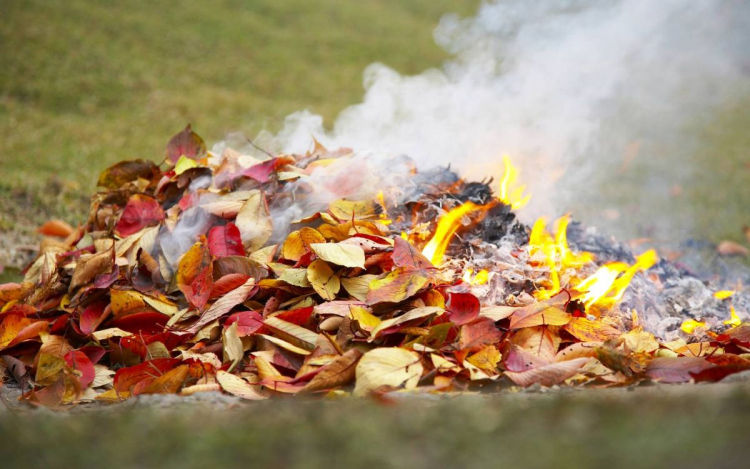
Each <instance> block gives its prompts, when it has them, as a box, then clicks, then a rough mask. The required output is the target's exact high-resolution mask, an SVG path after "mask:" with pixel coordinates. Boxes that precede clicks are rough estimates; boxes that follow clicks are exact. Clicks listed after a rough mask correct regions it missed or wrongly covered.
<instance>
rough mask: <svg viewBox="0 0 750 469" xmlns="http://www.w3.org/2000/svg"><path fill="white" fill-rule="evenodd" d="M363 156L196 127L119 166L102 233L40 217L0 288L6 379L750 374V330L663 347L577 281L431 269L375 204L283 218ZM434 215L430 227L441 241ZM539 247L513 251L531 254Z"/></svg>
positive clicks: (82, 384) (88, 384)
mask: <svg viewBox="0 0 750 469" xmlns="http://www.w3.org/2000/svg"><path fill="white" fill-rule="evenodd" d="M350 156H351V152H348V151H346V150H339V151H335V152H331V151H328V150H326V149H325V148H323V147H321V146H320V145H316V147H315V149H314V150H313V151H311V152H308V153H307V154H305V155H269V157H268V158H266V159H263V160H262V159H259V158H253V157H250V156H248V155H242V154H240V153H238V152H235V151H233V150H231V149H227V150H225V151H224V152H223V153H222V154H221V155H213V154H210V153H209V152H207V150H206V146H205V144H204V142H203V140H202V139H201V138H200V137H198V136H197V135H196V134H195V133H194V132H193V131H192V130H191V129H190V127H189V126H188V128H186V129H185V130H184V131H182V132H180V133H179V134H177V135H175V136H174V137H173V138H172V139H171V141H170V142H169V144H168V146H167V149H166V158H165V160H164V161H163V162H162V164H160V165H156V164H154V163H152V162H150V161H145V160H134V161H125V162H121V163H118V164H116V165H114V166H112V167H111V168H109V169H107V170H106V171H104V173H103V174H102V175H101V177H100V179H99V186H100V187H101V188H102V192H99V193H97V194H96V195H94V196H93V198H92V204H91V211H90V218H89V220H88V222H87V223H86V224H85V226H81V227H78V228H71V227H70V226H67V225H66V224H64V223H61V222H50V223H48V224H46V225H45V226H43V227H42V228H41V231H42V232H43V233H44V234H46V235H47V236H48V237H47V238H45V240H44V241H43V242H42V243H41V246H40V250H39V255H38V257H37V258H36V260H35V261H34V262H33V263H32V264H31V265H30V266H29V267H28V268H27V269H26V271H25V277H24V281H23V282H22V283H10V284H5V285H2V286H0V308H1V312H0V355H2V361H1V362H0V365H1V366H0V373H1V374H3V375H5V376H4V379H15V380H16V381H17V382H18V383H19V384H20V386H21V387H22V389H23V396H22V399H25V400H28V401H29V402H31V403H33V404H36V405H43V406H48V407H58V406H61V405H65V404H72V403H78V402H82V401H91V400H98V401H104V402H116V401H120V400H123V399H127V398H129V397H132V396H137V395H140V394H153V393H171V394H182V395H189V394H193V393H196V392H204V391H223V392H227V393H230V394H233V395H236V396H240V397H242V398H246V399H253V400H258V399H267V398H269V397H275V396H282V395H293V394H319V395H339V394H342V395H343V394H349V393H352V394H354V395H356V396H362V395H368V394H373V393H375V394H382V393H387V392H392V391H395V390H400V391H412V392H466V391H479V390H484V391H488V390H500V389H504V388H509V387H515V386H521V387H528V386H532V385H539V386H554V385H570V386H583V385H588V386H613V385H632V384H637V383H640V382H643V381H648V380H653V381H661V382H668V383H675V382H688V381H716V380H719V379H722V378H723V377H725V376H727V375H729V374H732V373H735V372H739V371H743V370H746V369H750V360H748V359H747V356H746V355H745V353H746V352H748V351H749V349H748V347H750V325H747V324H742V325H740V326H738V327H734V328H732V329H730V330H728V331H726V332H725V333H723V334H712V335H709V336H704V339H705V340H698V341H695V340H693V341H691V343H688V341H686V340H683V339H680V340H677V341H672V342H668V343H661V342H659V341H658V340H657V339H656V338H655V337H654V336H653V335H652V334H650V333H648V332H646V331H644V330H642V328H641V327H640V326H639V325H638V319H637V316H635V315H634V316H633V318H632V320H630V321H628V322H627V325H628V326H627V327H624V326H622V324H623V323H620V324H619V326H618V324H613V323H611V322H608V321H605V320H602V319H599V318H596V317H592V316H591V315H587V314H586V313H585V312H583V313H582V312H581V311H580V305H579V304H578V303H576V301H575V298H574V297H573V295H572V294H571V292H570V291H569V290H566V289H562V290H561V291H560V292H558V293H557V294H555V295H552V296H551V297H550V298H548V299H545V300H543V301H538V300H533V301H529V302H527V304H521V305H519V304H518V301H517V298H516V299H513V298H509V299H508V300H507V301H506V302H502V301H500V302H499V301H497V295H489V296H487V295H486V294H478V293H477V290H478V287H477V286H476V285H473V284H472V282H471V281H467V280H465V279H462V278H461V277H462V276H461V275H459V274H457V273H456V270H455V269H453V268H447V267H445V266H440V267H438V266H435V265H433V264H432V263H431V262H430V261H429V260H428V259H427V258H426V257H425V256H424V255H423V254H422V253H421V252H420V249H419V248H418V247H417V246H415V245H414V244H413V243H415V244H419V243H420V242H421V241H420V240H419V237H410V236H408V235H407V234H404V235H402V233H400V232H397V233H392V232H391V231H394V230H392V229H391V228H390V227H389V226H404V224H405V223H407V222H408V221H409V219H408V217H407V218H403V217H402V218H401V219H400V220H399V221H398V222H397V223H395V224H394V225H390V223H391V220H389V219H388V214H387V211H388V208H387V207H385V206H384V205H383V203H382V202H381V201H378V200H377V198H373V199H372V200H349V199H346V198H342V199H337V200H334V201H332V202H330V203H328V204H326V205H325V206H324V207H321V210H319V211H316V212H314V213H313V214H312V215H309V216H306V217H305V218H303V219H301V220H295V221H294V222H293V223H291V224H290V225H289V226H285V227H279V226H274V219H273V217H272V216H271V213H270V210H269V204H275V205H277V206H279V204H280V203H282V202H283V201H284V200H287V201H289V200H294V199H295V197H305V196H308V197H309V196H310V195H311V194H310V192H311V191H314V190H315V187H313V186H306V185H305V180H306V178H308V177H310V175H312V174H314V173H315V172H316V171H319V170H320V169H321V168H327V167H330V166H332V165H337V164H339V162H340V161H341V160H345V159H347V158H349V157H350ZM332 184H334V185H336V186H337V187H336V188H337V189H340V188H341V186H347V185H352V184H354V185H356V179H355V180H352V176H351V175H347V176H346V177H345V178H343V179H342V178H341V177H339V178H333V181H332ZM334 192H335V191H334ZM313 195H314V194H313ZM281 206H283V204H282V205H281ZM394 210H396V211H397V210H398V207H396V208H394ZM418 218H419V217H417V219H415V221H414V223H413V224H414V226H412V227H411V228H412V229H413V230H414V232H417V231H419V230H422V231H427V232H432V231H433V230H434V225H435V223H434V219H428V220H418ZM417 222H419V223H417ZM417 224H418V225H419V226H417ZM185 227H189V229H187V228H185ZM279 231H280V232H282V233H284V237H283V240H282V241H280V242H278V243H271V242H270V240H271V239H272V236H274V233H278V232H279ZM399 231H400V229H399ZM286 233H288V234H286ZM409 234H411V233H409ZM455 242H458V243H460V242H461V241H455ZM527 249H528V248H527V247H524V246H517V247H516V251H514V252H515V253H516V254H517V256H518V258H519V259H528V258H529V257H528V253H527V252H526V254H525V255H524V252H525V250H527ZM516 254H514V255H516ZM465 261H466V262H468V263H470V262H471V259H467V260H465ZM448 264H450V263H448ZM501 274H502V272H500V271H494V272H490V275H501ZM489 285H492V284H491V283H490V284H489ZM483 288H484V289H485V291H486V290H487V288H488V287H487V286H484V287H483ZM490 288H491V287H490ZM488 297H491V298H493V301H492V302H491V304H487V302H486V301H484V299H486V298H488Z"/></svg>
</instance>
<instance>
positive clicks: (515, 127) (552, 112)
mask: <svg viewBox="0 0 750 469" xmlns="http://www.w3.org/2000/svg"><path fill="white" fill-rule="evenodd" d="M749 19H750V3H748V2H743V1H741V0H739V1H710V0H693V1H685V0H658V1H654V0H626V1H625V0H623V1H615V0H613V1H588V0H587V1H581V0H566V1H563V0H546V1H544V2H534V1H528V0H512V1H498V2H491V3H484V4H482V5H481V7H480V8H479V11H478V13H477V15H476V16H475V17H473V18H470V19H460V18H458V17H456V16H451V15H448V16H446V17H444V18H443V19H442V21H441V22H440V24H439V26H438V27H437V29H436V30H435V39H436V41H437V43H438V44H439V45H441V46H442V47H444V48H445V49H446V50H447V51H449V52H450V53H451V54H452V55H453V58H452V59H451V60H450V61H448V62H447V63H445V64H444V65H443V66H442V67H441V68H440V69H431V70H427V71H425V72H423V73H422V74H419V75H416V76H402V75H399V74H398V73H397V72H395V71H394V70H392V69H390V68H388V67H386V66H385V65H382V64H373V65H371V66H369V67H368V68H367V69H366V70H365V73H364V85H365V89H366V92H365V95H364V100H363V102H362V103H360V104H357V105H354V106H351V107H349V108H348V109H346V110H344V111H343V112H342V113H341V114H340V115H339V117H338V118H337V119H336V121H335V123H334V125H333V127H332V128H331V129H330V130H327V129H325V128H324V125H323V120H322V118H321V117H320V116H316V115H313V114H311V113H309V112H306V111H305V112H299V113H296V114H293V115H291V116H289V117H288V118H287V121H286V125H285V127H284V129H283V130H282V132H280V133H279V134H278V135H277V136H276V137H275V139H274V140H273V141H272V142H267V144H268V145H273V146H274V147H275V148H276V149H279V150H283V151H287V152H304V151H305V150H307V149H309V148H310V146H311V136H315V137H316V138H317V139H318V140H320V141H321V142H322V143H323V144H325V145H326V146H327V147H329V148H336V147H338V146H347V147H351V148H355V149H359V150H365V151H374V152H378V153H382V154H386V155H395V154H407V155H409V156H410V157H411V158H413V159H415V160H416V161H417V162H418V164H419V166H420V167H423V168H426V167H429V166H434V165H447V164H451V165H452V167H454V168H458V169H459V170H460V172H461V173H462V174H463V175H465V176H467V177H472V178H481V177H483V176H489V175H492V176H495V177H496V178H497V177H498V176H499V175H500V174H502V164H501V159H500V158H501V155H502V154H508V155H510V156H511V158H512V159H513V161H514V162H515V163H516V164H517V165H518V166H520V168H521V175H520V179H522V180H523V182H525V183H527V184H528V185H529V186H530V190H531V192H533V194H534V196H533V198H532V202H531V204H530V206H529V207H528V209H526V217H527V218H530V217H533V216H537V215H540V214H546V215H554V214H559V213H561V212H562V211H566V210H569V209H576V207H577V206H579V205H581V203H582V202H584V201H585V200H586V198H591V197H594V196H595V193H593V192H595V191H596V190H597V189H596V188H597V185H596V184H593V183H592V181H597V180H599V181H601V179H602V177H603V175H606V174H612V173H613V171H614V170H616V168H618V167H619V166H620V165H621V164H622V160H623V155H624V154H626V150H627V149H628V148H632V145H633V143H634V142H644V141H645V142H646V143H647V144H648V143H649V142H655V143H654V145H652V147H651V148H652V153H651V155H653V157H656V158H658V157H659V151H658V148H659V145H660V144H662V143H664V142H679V145H680V148H681V149H683V150H684V151H686V152H689V151H690V147H691V146H692V145H693V144H694V141H693V140H694V139H693V137H692V136H691V135H689V133H688V132H686V130H685V129H686V124H687V120H688V119H689V120H695V119H706V118H710V115H711V113H712V112H713V110H714V109H716V108H717V106H720V105H722V104H723V103H725V102H726V101H727V100H728V99H730V98H731V97H732V93H733V90H736V89H737V87H738V86H739V84H741V83H742V82H743V81H744V83H747V80H748V73H747V72H748V65H749V64H750V61H749V60H748V55H749V54H750V51H749V50H748V47H747V44H748V43H749V42H748V39H750V21H749ZM383 59H384V60H387V57H384V58H383ZM655 148H656V150H654V149H655ZM672 170H673V171H671V172H670V174H650V175H648V176H647V177H644V178H643V181H642V184H643V185H644V187H645V186H646V185H648V186H649V187H650V188H651V189H653V188H654V187H656V188H657V189H658V188H659V187H661V186H664V187H668V186H669V184H671V182H672V181H684V180H685V179H689V178H690V177H692V175H691V173H690V171H689V165H687V164H685V165H677V166H676V167H674V168H672ZM634 190H635V191H637V190H638V188H634ZM653 193H654V192H653V190H652V191H651V192H648V191H646V192H644V194H651V195H648V197H651V196H653ZM656 193H657V194H658V193H659V192H658V190H657V192H656ZM645 197H646V196H644V202H645V201H646V199H645Z"/></svg>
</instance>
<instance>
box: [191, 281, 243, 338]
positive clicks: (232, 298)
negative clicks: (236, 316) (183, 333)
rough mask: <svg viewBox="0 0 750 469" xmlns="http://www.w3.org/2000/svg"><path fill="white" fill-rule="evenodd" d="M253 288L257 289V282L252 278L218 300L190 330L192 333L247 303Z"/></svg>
mask: <svg viewBox="0 0 750 469" xmlns="http://www.w3.org/2000/svg"><path fill="white" fill-rule="evenodd" d="M253 288H255V280H253V279H252V278H250V279H247V280H246V281H245V283H243V284H242V285H240V286H239V287H237V288H235V289H234V290H232V291H230V292H229V293H227V294H226V295H224V296H222V297H221V298H219V299H218V300H216V302H215V303H214V304H212V305H211V307H210V308H208V309H207V310H206V312H205V313H203V314H202V315H201V318H200V319H199V320H198V322H197V323H195V324H194V325H193V326H192V327H191V328H190V330H191V331H192V332H197V331H199V330H200V329H201V328H202V327H203V326H205V325H206V324H208V323H210V322H212V321H214V320H216V319H218V318H220V317H222V316H224V315H225V314H227V313H228V312H229V311H231V310H232V308H234V307H235V306H237V305H238V304H240V303H242V302H243V301H245V300H246V299H247V297H248V296H249V295H250V293H251V292H252V291H253Z"/></svg>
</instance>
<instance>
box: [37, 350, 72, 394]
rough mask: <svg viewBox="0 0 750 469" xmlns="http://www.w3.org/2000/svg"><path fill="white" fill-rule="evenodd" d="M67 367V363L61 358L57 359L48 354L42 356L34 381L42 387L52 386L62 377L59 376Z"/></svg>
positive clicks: (40, 356)
mask: <svg viewBox="0 0 750 469" xmlns="http://www.w3.org/2000/svg"><path fill="white" fill-rule="evenodd" d="M65 365H66V362H65V360H64V359H62V358H61V357H56V356H54V355H50V354H48V353H42V354H40V355H39V362H38V363H37V366H36V377H35V378H34V381H35V382H36V383H37V384H41V385H42V386H49V385H51V384H52V383H54V382H55V381H57V379H58V378H59V377H60V376H59V375H60V373H62V371H63V370H64V369H65Z"/></svg>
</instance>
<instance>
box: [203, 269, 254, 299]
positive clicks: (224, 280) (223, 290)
mask: <svg viewBox="0 0 750 469" xmlns="http://www.w3.org/2000/svg"><path fill="white" fill-rule="evenodd" d="M248 279H250V276H249V275H245V274H239V273H236V274H227V275H225V276H223V277H221V278H220V279H219V280H217V281H215V282H214V285H213V288H212V289H211V296H210V297H209V298H218V297H220V296H224V295H226V294H227V293H229V292H230V291H232V290H234V289H235V288H237V287H240V286H242V285H244V283H245V282H247V281H248Z"/></svg>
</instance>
